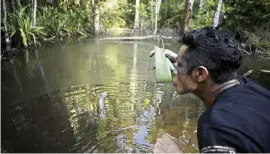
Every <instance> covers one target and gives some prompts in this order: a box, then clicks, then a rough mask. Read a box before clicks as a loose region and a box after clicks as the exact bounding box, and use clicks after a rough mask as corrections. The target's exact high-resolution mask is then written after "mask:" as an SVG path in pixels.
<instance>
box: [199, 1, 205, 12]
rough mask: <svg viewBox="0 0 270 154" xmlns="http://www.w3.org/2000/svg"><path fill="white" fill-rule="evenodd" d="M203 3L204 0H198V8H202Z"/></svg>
mask: <svg viewBox="0 0 270 154" xmlns="http://www.w3.org/2000/svg"><path fill="white" fill-rule="evenodd" d="M203 5H204V0H200V5H199V10H201V9H202V8H203Z"/></svg>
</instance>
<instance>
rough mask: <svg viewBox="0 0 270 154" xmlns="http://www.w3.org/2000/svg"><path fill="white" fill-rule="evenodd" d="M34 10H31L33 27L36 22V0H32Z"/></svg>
mask: <svg viewBox="0 0 270 154" xmlns="http://www.w3.org/2000/svg"><path fill="white" fill-rule="evenodd" d="M33 2H34V5H33V6H34V10H33V27H35V26H36V23H37V0H34V1H33Z"/></svg>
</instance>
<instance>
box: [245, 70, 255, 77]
mask: <svg viewBox="0 0 270 154" xmlns="http://www.w3.org/2000/svg"><path fill="white" fill-rule="evenodd" d="M252 72H253V70H249V71H247V72H246V73H244V74H243V76H245V77H247V76H249V75H250V74H251V73H252Z"/></svg>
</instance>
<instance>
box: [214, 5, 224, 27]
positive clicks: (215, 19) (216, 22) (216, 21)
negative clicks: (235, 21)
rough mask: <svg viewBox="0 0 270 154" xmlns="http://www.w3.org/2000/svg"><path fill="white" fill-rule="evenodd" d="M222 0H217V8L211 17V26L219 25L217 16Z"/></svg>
mask: <svg viewBox="0 0 270 154" xmlns="http://www.w3.org/2000/svg"><path fill="white" fill-rule="evenodd" d="M222 3H223V1H222V0H219V1H218V5H217V9H216V12H215V15H214V18H213V28H215V27H217V26H218V25H219V16H220V11H221V7H222Z"/></svg>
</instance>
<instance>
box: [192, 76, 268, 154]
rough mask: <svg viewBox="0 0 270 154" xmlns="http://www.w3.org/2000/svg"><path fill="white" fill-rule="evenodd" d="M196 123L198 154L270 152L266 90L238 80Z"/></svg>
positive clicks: (250, 82) (254, 84) (222, 93)
mask: <svg viewBox="0 0 270 154" xmlns="http://www.w3.org/2000/svg"><path fill="white" fill-rule="evenodd" d="M239 81H240V84H238V85H235V86H233V87H230V88H228V89H226V90H224V91H222V92H221V93H220V94H219V95H218V97H217V98H216V100H215V101H214V103H213V104H212V106H211V107H210V108H208V109H207V111H206V112H205V113H203V114H202V116H201V117H200V119H199V122H198V133H197V137H198V144H199V149H200V152H202V153H207V152H214V153H218V152H224V153H227V152H228V153H229V152H237V153H245V152H248V153H265V152H266V153H270V91H268V90H267V89H265V88H263V87H261V86H260V85H258V84H257V83H255V82H253V81H250V80H248V79H247V78H244V77H240V78H239Z"/></svg>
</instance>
